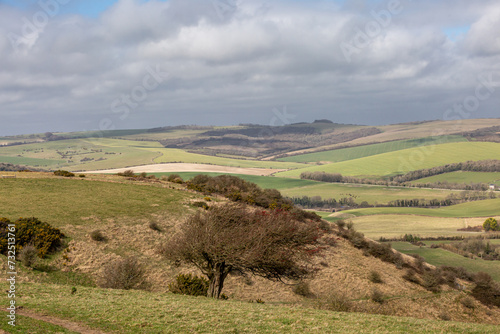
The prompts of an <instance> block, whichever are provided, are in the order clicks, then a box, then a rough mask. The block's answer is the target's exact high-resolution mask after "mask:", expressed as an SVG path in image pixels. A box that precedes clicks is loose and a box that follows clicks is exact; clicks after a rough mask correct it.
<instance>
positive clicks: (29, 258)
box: [19, 245, 38, 268]
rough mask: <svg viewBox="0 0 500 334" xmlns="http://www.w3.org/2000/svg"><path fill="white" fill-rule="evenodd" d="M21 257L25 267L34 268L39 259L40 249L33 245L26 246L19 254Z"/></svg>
mask: <svg viewBox="0 0 500 334" xmlns="http://www.w3.org/2000/svg"><path fill="white" fill-rule="evenodd" d="M19 259H20V260H21V263H22V264H23V265H24V266H25V267H28V268H33V266H34V265H35V264H36V261H37V259H38V250H37V249H36V247H35V246H32V245H27V246H24V247H23V249H22V250H21V253H20V254H19Z"/></svg>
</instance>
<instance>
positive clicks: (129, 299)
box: [0, 283, 499, 334]
mask: <svg viewBox="0 0 500 334" xmlns="http://www.w3.org/2000/svg"><path fill="white" fill-rule="evenodd" d="M1 286H2V288H3V289H4V290H5V289H6V288H7V285H6V283H2V285H1ZM18 290H19V291H18V297H17V302H18V303H19V304H21V305H23V306H24V307H26V308H28V309H30V310H34V311H37V312H40V313H43V314H48V315H51V316H56V317H59V318H64V319H69V320H71V321H74V322H79V323H82V324H85V325H87V326H88V327H91V328H95V329H100V330H103V331H105V332H109V333H141V334H142V333H145V334H147V333H388V332H391V333H477V334H479V333H481V334H484V333H498V328H499V327H498V326H493V325H483V324H475V323H474V324H472V323H471V324H467V323H458V322H444V321H437V320H422V319H414V318H405V317H391V316H382V315H370V314H362V313H344V312H341V313H339V312H330V311H322V310H315V309H309V308H303V307H287V306H283V305H279V306H276V305H270V304H267V303H266V304H257V303H248V302H238V301H232V300H228V301H223V300H213V299H210V298H205V297H189V296H181V295H175V294H168V293H149V292H144V291H136V290H130V291H123V290H110V289H97V288H87V287H77V293H76V294H74V295H72V294H71V292H70V291H71V288H70V287H69V286H59V285H50V284H46V285H42V284H35V283H22V284H19V286H18ZM6 296H7V295H6V294H2V297H1V299H2V304H4V305H5V303H6V298H7V297H6ZM22 320H23V319H20V322H19V326H20V328H23V327H21V326H26V327H24V328H26V331H24V333H27V332H28V330H29V329H30V328H32V327H30V326H32V325H31V324H26V325H25V324H24V322H23V321H22ZM7 326H8V325H7V323H6V321H2V322H1V325H0V328H4V329H6V330H9V327H7ZM38 333H40V332H38ZM42 333H43V332H42Z"/></svg>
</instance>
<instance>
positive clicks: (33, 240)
mask: <svg viewBox="0 0 500 334" xmlns="http://www.w3.org/2000/svg"><path fill="white" fill-rule="evenodd" d="M9 224H14V225H15V227H16V231H15V235H16V238H15V240H16V251H17V252H18V253H20V251H21V249H22V248H23V247H25V246H27V245H32V246H33V247H35V248H36V250H37V252H38V256H40V257H45V256H46V255H47V254H49V253H51V252H54V251H55V250H56V249H57V248H58V247H59V246H61V241H62V238H64V237H65V236H64V234H63V233H62V232H61V231H60V230H59V229H57V228H54V227H52V226H50V225H49V224H47V223H44V222H42V221H40V220H38V219H37V218H34V217H33V218H19V219H18V220H16V221H15V222H14V223H11V222H10V220H8V219H7V218H0V252H1V253H2V254H6V253H7V246H8V232H9V231H8V230H7V227H8V225H9Z"/></svg>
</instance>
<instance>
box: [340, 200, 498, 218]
mask: <svg viewBox="0 0 500 334" xmlns="http://www.w3.org/2000/svg"><path fill="white" fill-rule="evenodd" d="M337 215H349V216H350V215H352V216H356V217H358V216H371V215H418V216H430V217H442V218H460V217H463V218H471V217H495V216H498V215H500V198H496V199H488V200H484V201H474V202H467V203H461V204H457V205H451V206H445V207H441V208H436V209H427V208H367V209H355V210H346V211H342V212H339V213H338V214H337Z"/></svg>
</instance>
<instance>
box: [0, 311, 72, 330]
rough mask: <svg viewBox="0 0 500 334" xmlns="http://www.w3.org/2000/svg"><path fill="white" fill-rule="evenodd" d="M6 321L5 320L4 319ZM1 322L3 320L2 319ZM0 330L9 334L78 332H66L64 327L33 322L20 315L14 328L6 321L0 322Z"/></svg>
mask: <svg viewBox="0 0 500 334" xmlns="http://www.w3.org/2000/svg"><path fill="white" fill-rule="evenodd" d="M5 319H7V318H5ZM2 320H3V319H2ZM0 329H3V330H5V331H8V333H10V334H26V333H30V334H34V333H36V334H52V333H57V334H78V333H79V332H73V331H70V330H67V329H66V328H64V327H61V326H57V325H53V324H51V323H48V322H44V321H41V320H35V319H32V318H29V317H25V316H22V315H16V326H11V325H9V324H7V321H1V322H0Z"/></svg>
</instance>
